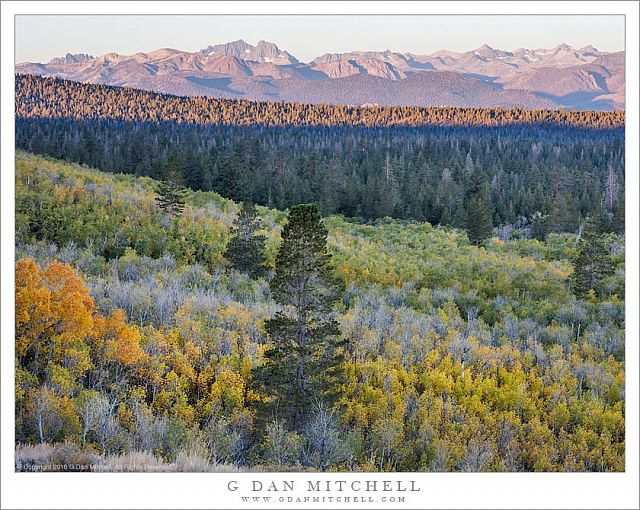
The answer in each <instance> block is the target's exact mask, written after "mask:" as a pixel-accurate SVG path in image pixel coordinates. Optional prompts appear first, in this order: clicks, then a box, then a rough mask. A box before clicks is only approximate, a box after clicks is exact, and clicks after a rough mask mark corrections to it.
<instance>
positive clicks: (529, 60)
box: [16, 40, 625, 110]
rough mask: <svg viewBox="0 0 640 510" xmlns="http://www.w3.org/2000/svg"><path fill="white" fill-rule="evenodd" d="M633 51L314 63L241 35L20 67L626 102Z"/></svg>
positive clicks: (447, 102)
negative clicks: (628, 55) (193, 48)
mask: <svg viewBox="0 0 640 510" xmlns="http://www.w3.org/2000/svg"><path fill="white" fill-rule="evenodd" d="M624 57H625V55H624V52H617V53H606V52H601V51H598V50H597V49H595V48H594V47H593V46H586V47H584V48H580V49H574V48H572V47H571V46H569V45H567V44H561V45H559V46H557V47H555V48H552V49H535V50H528V49H518V50H514V51H503V50H499V49H494V48H491V47H489V46H488V45H486V44H485V45H483V46H481V47H480V48H477V49H476V50H471V51H467V52H463V53H457V52H453V51H447V50H442V51H438V52H436V53H433V54H431V55H415V54H412V53H398V52H392V51H388V50H387V51H353V52H350V53H327V54H325V55H322V56H320V57H317V58H315V59H313V60H312V61H311V62H308V63H304V62H301V61H299V60H298V59H297V58H295V57H294V56H293V55H291V54H290V53H289V52H287V51H284V50H281V49H280V48H278V46H276V45H275V44H273V43H270V42H266V41H260V42H259V43H258V44H257V45H255V46H253V45H251V44H248V43H246V42H245V41H242V40H239V41H234V42H230V43H226V44H216V45H214V46H208V47H207V48H204V49H202V50H200V51H198V52H193V53H192V52H188V51H180V50H175V49H168V48H164V49H159V50H156V51H153V52H150V53H136V54H135V55H119V54H116V53H108V54H106V55H102V56H99V57H93V56H91V55H86V54H75V55H71V54H67V55H66V56H64V57H59V58H54V59H52V60H51V61H49V62H47V63H32V62H25V63H20V64H18V65H16V73H21V74H37V75H41V76H56V77H60V78H67V79H71V80H76V81H81V82H87V83H103V84H107V85H116V86H129V87H134V88H139V89H145V90H153V91H156V92H163V93H169V94H175V95H182V96H187V95H188V96H211V97H223V98H242V99H253V100H269V101H274V100H285V101H296V102H304V103H342V104H353V105H366V104H377V105H408V106H458V107H474V106H477V107H488V106H495V107H527V108H571V109H597V110H611V109H622V108H624V93H625V81H624V69H625V67H624V61H625V58H624Z"/></svg>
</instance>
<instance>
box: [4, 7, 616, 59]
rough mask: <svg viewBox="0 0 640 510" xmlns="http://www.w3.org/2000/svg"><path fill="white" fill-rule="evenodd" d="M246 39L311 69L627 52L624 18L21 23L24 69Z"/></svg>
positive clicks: (71, 19) (19, 51) (75, 19)
mask: <svg viewBox="0 0 640 510" xmlns="http://www.w3.org/2000/svg"><path fill="white" fill-rule="evenodd" d="M237 39H244V40H245V41H246V42H248V43H250V44H256V43H257V42H258V41H259V40H266V41H270V42H274V43H276V44H277V45H278V46H279V47H280V49H283V50H287V51H288V52H289V53H291V54H292V55H294V56H295V57H297V58H298V59H300V60H301V61H303V62H308V61H310V60H312V59H313V58H314V57H317V56H319V55H322V54H324V53H339V52H348V51H355V50H373V51H382V50H387V49H389V50H391V51H400V52H411V53H415V54H429V53H433V52H435V51H438V50H441V49H447V50H452V51H468V50H471V49H475V48H477V47H479V46H481V45H482V44H485V43H486V44H488V45H489V46H491V47H493V48H499V49H502V50H515V49H517V48H529V49H534V48H552V47H555V46H557V45H558V44H561V43H567V44H570V45H571V46H573V47H574V48H580V47H583V46H587V45H590V44H591V45H593V46H595V47H596V48H597V49H599V50H601V51H620V50H623V49H624V17H623V16H620V15H617V16H547V15H539V16H431V15H419V16H418V15H415V16H406V15H401V16H388V15H385V16H372V15H359V16H335V15H322V16H321V15H313V16H312V15H306V16H283V15H273V16H255V15H247V16H238V15H225V16H174V15H171V16H67V15H62V16H35V15H33V16H32V15H29V16H26V15H22V16H16V62H47V61H49V60H50V59H51V58H53V57H58V56H63V55H65V54H66V53H89V54H91V55H94V56H98V55H103V54H105V53H110V52H115V53H120V54H124V55H130V54H134V53H137V52H140V51H142V52H147V51H152V50H156V49H158V48H176V49H180V50H186V51H197V50H200V49H202V48H205V47H206V46H208V45H210V44H218V43H224V42H229V41H235V40H237Z"/></svg>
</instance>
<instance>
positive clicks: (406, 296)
mask: <svg viewBox="0 0 640 510" xmlns="http://www.w3.org/2000/svg"><path fill="white" fill-rule="evenodd" d="M56 125H57V126H62V127H60V129H69V127H68V125H66V124H38V123H26V124H24V125H23V126H20V125H19V126H18V134H19V135H21V136H22V137H23V138H22V140H23V141H22V143H27V141H26V140H27V138H26V137H24V133H25V131H21V130H22V129H26V128H27V127H28V128H29V129H36V128H37V129H40V130H41V135H42V136H43V137H45V138H46V137H47V136H49V134H48V132H46V131H45V129H44V126H49V127H51V126H54V127H53V128H52V129H54V128H55V126H56ZM74 126H76V127H77V126H79V125H74ZM49 127H47V129H49ZM76 127H74V128H73V129H76ZM103 128H104V129H106V127H104V125H101V129H103ZM145 129H146V128H145ZM148 129H160V128H159V127H157V128H153V127H149V128H148ZM172 129H173V128H172ZM67 133H68V134H71V133H80V134H81V136H85V137H86V136H89V138H85V141H86V140H87V139H89V140H90V139H91V138H90V136H91V135H90V134H87V133H97V137H96V139H95V140H96V141H97V143H96V146H98V147H102V146H109V144H108V143H106V144H105V143H104V142H105V140H107V139H108V138H105V139H102V138H100V136H102V135H101V134H100V131H99V130H95V131H94V130H93V128H91V129H90V130H88V131H82V129H80V130H79V131H67ZM112 133H115V130H114V131H113V132H112ZM125 133H126V131H125ZM180 133H193V132H192V131H185V132H180ZM280 135H281V133H280V134H278V133H273V134H269V135H264V136H273V137H277V136H280ZM105 136H106V135H105ZM110 136H111V135H110ZM220 136H230V135H229V134H228V133H227V134H226V135H225V132H224V131H221V132H220ZM327 136H329V135H328V134H327ZM416 136H417V135H416ZM443 136H444V135H443ZM19 138H20V136H19ZM71 138H72V137H70V136H67V137H64V136H63V137H62V138H61V139H60V146H59V147H60V149H59V150H61V151H62V152H64V153H65V154H64V155H65V157H67V158H68V159H74V158H75V157H76V156H75V155H74V154H72V153H68V152H67V151H69V150H70V149H71V148H72V146H73V143H76V147H83V146H82V145H81V144H80V143H79V142H78V140H76V141H75V142H74V141H73V140H72V139H71ZM287 139H288V140H290V138H287ZM201 140H204V138H202V139H201ZM616 140H617V141H616ZM83 143H84V142H83ZM410 143H411V138H409V141H407V142H406V144H410ZM442 143H443V145H442V147H444V146H449V147H455V142H454V141H453V140H446V137H445V141H443V142H442ZM465 143H469V144H470V146H466V145H464V144H465ZM476 143H478V142H477V140H476V139H475V138H474V139H473V141H472V142H465V141H461V142H460V144H463V145H462V149H460V151H459V153H460V155H461V162H462V163H461V164H460V167H461V168H460V170H463V169H464V168H465V166H466V164H467V162H470V163H469V165H468V166H469V168H467V171H469V172H470V175H471V176H473V175H477V174H476V173H475V172H476V170H477V168H479V167H481V168H483V169H484V168H487V167H488V166H489V165H486V163H483V161H482V159H481V158H483V157H485V155H486V154H487V152H491V151H489V147H490V146H489V145H488V144H490V143H503V141H502V140H500V141H499V142H498V141H495V142H490V141H488V140H487V141H485V142H484V144H485V145H475V144H476ZM504 143H505V144H506V148H504V149H503V150H504V151H505V152H506V153H511V154H518V153H520V151H522V150H524V149H525V148H526V147H528V148H529V149H528V151H529V152H527V154H528V156H527V157H529V156H530V155H532V154H535V155H536V156H535V157H536V158H538V161H540V160H543V159H544V158H553V157H557V156H555V155H554V154H555V153H556V152H558V153H559V154H560V155H563V156H562V157H567V158H568V157H569V155H570V154H573V155H575V157H576V158H577V159H578V160H580V161H587V162H588V163H585V165H587V164H588V165H589V168H591V169H593V168H598V169H599V171H594V172H593V175H594V180H593V183H594V184H593V186H591V187H590V188H588V190H587V191H583V190H572V189H571V188H572V187H573V186H575V185H576V183H575V182H574V183H573V184H569V183H565V184H563V186H564V191H565V192H566V193H568V194H571V193H573V192H574V191H576V192H577V193H592V192H593V191H591V190H593V189H596V190H597V189H598V184H597V183H598V182H600V183H601V184H600V185H603V183H606V182H609V188H608V189H609V190H610V191H611V188H612V187H613V184H611V181H613V179H617V181H616V182H615V185H616V186H618V188H617V191H618V192H619V188H620V187H621V186H622V184H623V182H622V174H621V173H619V172H620V171H621V170H620V169H621V168H622V165H623V163H622V160H621V158H622V156H621V152H622V148H621V145H620V141H619V139H615V138H613V139H609V138H604V139H603V140H602V141H599V140H597V139H589V140H587V141H584V140H583V141H576V142H574V143H573V144H572V143H571V142H570V141H567V143H557V145H556V147H557V151H556V150H555V149H554V145H550V146H548V147H547V146H545V145H544V143H541V147H540V148H536V149H535V150H534V149H533V147H532V146H531V143H530V140H527V141H526V142H518V140H517V139H515V140H514V141H512V142H504ZM509 143H512V144H513V145H511V146H510V145H509ZM519 143H522V145H518V144H519ZM345 144H346V145H348V143H347V142H345ZM257 145H258V146H259V144H257ZM398 145H400V146H402V145H403V142H401V141H399V143H398ZM429 147H430V148H429V150H430V151H431V150H433V151H436V152H437V151H438V150H439V149H438V147H439V145H438V143H437V142H434V144H433V145H430V146H429ZM474 147H475V151H474ZM480 147H482V149H481V150H479V148H480ZM503 147H505V146H503ZM509 147H511V148H509ZM536 147H537V144H536ZM50 149H51V150H52V151H53V150H54V147H53V145H52V146H51V147H50ZM469 149H471V150H469ZM148 150H149V151H150V152H151V151H152V150H153V145H151V146H150V147H149V149H148ZM423 150H424V149H423ZM44 152H46V151H44ZM168 152H170V151H165V152H164V156H165V159H164V161H162V162H158V163H157V165H158V166H157V169H158V170H157V174H154V175H156V176H157V177H159V178H162V179H163V184H159V183H158V182H157V181H154V180H152V179H151V178H150V177H148V176H134V175H123V174H119V175H112V174H106V173H101V172H99V171H96V170H94V169H91V168H88V167H86V166H80V165H77V164H72V163H68V162H63V161H60V160H55V159H50V158H43V157H40V156H36V155H33V154H28V153H25V152H21V151H19V152H18V154H17V156H16V259H17V264H16V441H17V442H18V443H21V445H19V446H18V448H17V457H16V463H17V466H18V468H19V469H29V468H30V467H32V466H37V465H38V464H39V463H43V462H47V461H48V462H54V463H56V462H58V463H60V462H64V463H69V464H72V463H77V464H79V465H81V466H83V468H84V469H95V470H99V469H105V470H109V469H110V470H115V469H118V466H130V465H131V464H136V463H137V464H138V465H143V464H144V465H145V466H146V469H165V470H175V469H178V470H229V469H276V470H285V469H294V470H300V469H313V470H345V471H356V470H369V471H377V470H379V471H385V470H406V471H415V470H427V471H622V470H624V453H625V439H624V437H625V436H624V433H625V428H624V427H625V424H624V412H625V411H624V409H625V405H624V398H625V396H624V364H625V363H624V320H625V319H624V313H625V308H624V241H623V237H622V236H620V235H618V234H616V233H615V231H616V230H617V229H615V228H613V229H611V228H606V225H605V223H606V222H607V221H609V222H612V223H610V225H612V224H615V222H614V220H613V218H615V206H616V204H618V203H619V201H620V196H619V195H616V199H615V200H613V201H612V202H607V196H608V195H607V194H606V193H604V191H602V190H601V194H600V195H597V194H596V195H595V196H597V197H599V198H597V199H594V203H597V202H598V201H601V202H602V204H601V205H598V206H597V207H596V208H595V209H594V210H595V211H596V212H598V214H596V215H590V217H589V218H588V220H587V221H583V220H582V218H581V216H580V214H577V215H576V214H575V213H571V214H568V215H567V218H570V220H571V221H574V222H575V225H573V226H572V227H571V228H567V229H564V230H570V231H571V230H573V228H574V227H575V228H576V229H577V230H578V235H576V234H575V233H556V232H555V231H554V230H553V229H549V230H548V231H546V232H544V235H540V236H538V237H540V239H537V238H535V237H536V236H532V235H531V232H532V231H533V232H537V231H536V228H538V227H539V226H540V225H539V224H537V223H535V221H534V223H532V224H530V225H528V226H526V227H523V228H522V229H521V230H523V231H522V232H520V234H518V235H514V232H517V230H518V226H517V225H512V226H511V227H512V230H513V231H509V232H505V231H504V230H500V229H498V230H494V231H491V229H490V228H489V231H488V232H486V227H487V226H486V225H484V228H485V231H484V232H480V233H481V234H482V235H481V236H480V237H478V238H475V237H474V236H475V234H474V232H475V230H474V229H476V227H477V230H478V231H480V230H482V229H481V228H479V227H481V226H482V225H472V226H473V227H474V228H472V229H470V230H469V231H468V233H467V231H465V230H460V229H456V228H453V229H451V228H444V227H434V226H432V225H431V224H429V223H425V222H417V221H408V220H393V219H390V218H386V219H379V220H376V221H375V222H371V223H370V224H362V223H355V222H350V221H348V220H346V219H344V218H343V217H341V216H329V217H326V218H324V219H321V218H320V215H319V214H318V211H317V209H316V208H315V206H313V205H307V206H298V207H293V208H291V209H290V210H289V211H284V210H282V211H278V210H274V209H267V208H264V207H258V208H254V207H252V206H251V204H248V203H247V204H245V205H243V207H242V208H239V206H238V205H237V204H235V203H233V202H231V201H230V200H227V199H225V198H222V197H221V196H220V195H218V194H217V193H215V192H212V191H192V190H189V189H186V188H184V187H182V186H183V184H181V183H180V177H181V175H182V172H181V171H178V169H182V168H183V167H182V166H181V165H182V160H181V156H180V155H179V154H169V153H168ZM469 152H470V155H469V156H468V157H467V154H468V153H469ZM494 152H496V151H494ZM498 152H500V151H498ZM88 153H89V154H92V155H93V156H92V157H97V156H95V155H96V154H99V152H92V151H89V152H88ZM232 153H233V152H232ZM386 153H387V148H386V147H385V148H384V149H383V150H381V151H380V155H381V156H383V157H382V159H381V163H382V168H383V169H384V168H385V164H388V165H393V163H391V162H396V161H399V160H401V159H402V157H401V156H400V154H398V153H395V154H394V153H390V155H389V162H387V161H386V157H385V156H384V155H385V154H386ZM104 154H110V152H109V153H104ZM158 154H159V155H157V156H154V157H157V158H162V156H161V155H162V154H163V151H162V150H160V151H159V152H158ZM236 154H237V155H238V157H239V156H240V155H241V154H243V153H242V152H241V151H237V152H236ZM297 157H301V156H300V155H299V154H298V155H297ZM97 162H98V164H99V166H102V165H103V164H104V165H108V164H114V163H108V158H106V157H105V158H104V159H102V160H97ZM307 163H308V162H307ZM447 164H449V163H447ZM463 164H464V166H463ZM489 167H490V166H489ZM567 167H569V165H568V164H567ZM135 168H139V167H135ZM391 168H394V169H395V168H396V167H395V166H392V167H391ZM610 168H613V169H614V170H613V171H611V170H610ZM151 169H153V166H151V167H150V170H149V172H147V173H148V174H153V171H152V170H151ZM114 170H126V171H128V172H132V170H134V169H131V168H128V169H127V168H121V169H118V168H114ZM133 173H136V171H133ZM528 173H529V172H524V171H523V172H522V173H519V172H516V173H515V174H514V175H513V176H512V177H511V178H512V179H515V178H516V177H515V175H517V176H518V177H517V178H518V179H521V178H524V176H525V175H527V174H528ZM537 175H538V177H537V178H538V179H539V180H540V181H543V182H544V181H545V180H546V179H547V178H549V179H550V180H551V184H550V188H549V189H553V186H554V185H555V184H554V183H553V180H552V179H551V176H552V175H562V174H561V173H560V172H558V174H553V173H541V174H537ZM573 175H577V173H576V174H573ZM612 175H613V177H612ZM605 176H606V177H605ZM447 182H448V184H449V185H453V184H455V183H456V181H455V180H454V179H451V180H450V181H449V180H447ZM470 182H473V178H470ZM518 184H519V183H518ZM456 185H457V184H456ZM541 186H542V184H541ZM483 187H484V185H483V184H482V182H481V181H480V189H477V190H475V192H474V193H472V194H471V195H470V196H468V197H467V199H468V202H467V203H468V204H472V207H479V208H483V207H485V204H482V203H479V202H481V201H482V200H485V197H483V196H482V195H481V194H483V193H489V190H492V189H493V188H492V187H489V188H488V189H486V190H483V189H482V188H483ZM542 189H543V191H541V194H542V195H543V196H545V195H547V194H548V193H547V192H546V190H547V188H542ZM611 195H612V194H611ZM586 196H591V195H586ZM240 198H247V197H240ZM609 206H611V207H609ZM588 211H592V210H591V209H589V208H586V209H585V214H584V215H585V217H586V216H587V214H586V212H588ZM484 212H485V213H489V214H491V212H490V211H484ZM481 216H482V215H481ZM536 225H537V226H536ZM534 227H535V228H534ZM526 229H529V230H527V231H526V232H525V231H524V230H526ZM558 230H559V231H562V230H563V229H558ZM609 231H611V233H607V232H609ZM496 234H497V236H496ZM507 234H508V235H507ZM532 237H534V238H532ZM248 251H250V252H251V253H253V254H255V255H256V256H254V257H246V256H243V255H244V254H246V253H247V252H248ZM298 254H303V256H302V259H304V260H305V261H306V262H305V264H307V266H305V267H303V268H302V269H301V268H300V267H299V266H300V264H294V263H293V262H292V258H296V257H297V256H298ZM257 255H260V256H257ZM258 269H259V270H258ZM301 271H306V273H304V274H303V273H301ZM287 282H290V283H291V285H285V283H287ZM296 282H300V284H303V285H304V286H306V282H312V285H311V289H306V288H305V290H304V292H302V294H301V295H305V293H307V294H308V295H307V297H306V298H305V299H303V300H300V299H299V295H297V293H296V289H297V287H296V285H298V284H297V283H296ZM314 314H316V315H314ZM307 316H308V319H305V317H307ZM301 320H308V321H309V324H310V325H312V327H311V328H310V330H309V331H308V332H307V333H306V335H307V338H308V339H310V340H311V343H310V344H309V345H308V346H306V347H304V348H297V347H296V346H295V344H289V343H287V342H289V341H290V334H289V333H287V332H292V333H291V335H293V331H298V332H299V331H302V330H303V329H304V328H302V329H301V327H300V326H301V325H304V324H303V323H301V322H300V321H301ZM296 334H298V333H296ZM294 336H295V335H294ZM305 349H307V350H305ZM278 360H280V361H282V360H288V362H290V363H293V365H290V364H289V363H288V362H287V363H277V361H278ZM301 360H302V361H304V360H307V361H306V362H308V363H309V364H310V365H309V366H310V369H311V371H310V373H308V374H300V373H298V374H297V375H295V376H294V379H293V380H294V381H295V383H292V384H290V385H288V386H287V385H285V386H283V385H282V384H281V382H282V381H289V380H292V379H290V378H289V375H290V374H288V372H287V370H289V369H290V367H291V366H295V364H296V363H298V364H299V363H300V362H301ZM301 383H305V384H307V383H308V385H309V386H308V388H314V393H315V394H316V395H317V396H318V398H317V399H315V400H313V399H309V397H308V394H307V393H303V390H304V391H306V390H305V387H306V386H305V384H301ZM305 395H307V396H305ZM274 403H279V405H280V406H283V407H282V408H279V407H278V406H276V405H275V404H274ZM38 443H40V446H26V445H28V444H32V445H33V444H38ZM54 445H56V446H54Z"/></svg>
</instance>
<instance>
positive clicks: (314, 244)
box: [258, 205, 344, 431]
mask: <svg viewBox="0 0 640 510" xmlns="http://www.w3.org/2000/svg"><path fill="white" fill-rule="evenodd" d="M271 292H272V294H273V298H274V299H275V301H276V302H277V303H279V304H280V305H282V307H283V308H282V310H281V311H279V312H278V313H276V315H275V316H274V317H273V318H272V319H270V320H268V321H267V322H266V324H265V325H266V330H267V333H268V334H269V337H270V340H271V343H270V345H269V347H268V349H267V351H266V352H265V358H266V362H265V365H263V367H262V368H261V370H260V372H259V374H258V376H259V379H260V380H261V381H262V383H263V385H264V388H265V390H266V393H267V394H268V395H269V396H270V397H271V404H270V407H271V409H272V412H273V414H274V415H275V417H276V418H277V419H279V420H282V421H283V422H284V423H285V424H286V425H287V428H289V429H290V430H296V431H301V430H302V429H303V428H304V426H305V425H306V421H307V417H308V416H309V415H310V412H311V409H312V407H313V405H314V404H317V403H318V401H320V402H323V403H326V404H330V403H332V402H334V401H335V399H336V398H337V397H338V393H339V386H340V383H341V381H342V375H343V373H342V361H343V356H342V349H341V347H342V346H343V345H344V342H342V341H341V340H340V339H339V333H340V331H339V329H338V323H337V322H336V320H335V318H334V315H333V306H334V304H335V303H336V301H337V300H338V297H339V292H340V285H339V283H338V282H337V280H335V279H334V277H333V275H332V274H331V268H330V255H329V253H328V252H327V230H326V228H325V227H324V225H323V224H322V221H321V219H320V214H319V212H318V209H317V207H316V206H315V205H298V206H295V207H293V208H292V209H291V212H290V214H289V221H288V223H287V224H286V225H285V227H284V229H283V232H282V244H281V246H280V250H279V252H278V256H277V259H276V274H275V276H274V278H273V280H272V281H271Z"/></svg>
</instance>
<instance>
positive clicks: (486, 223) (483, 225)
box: [467, 193, 493, 245]
mask: <svg viewBox="0 0 640 510" xmlns="http://www.w3.org/2000/svg"><path fill="white" fill-rule="evenodd" d="M492 232H493V223H492V221H491V209H490V208H489V203H488V200H487V199H486V198H485V197H484V195H483V194H482V193H478V194H476V195H475V196H473V197H472V198H471V199H470V200H469V205H468V206H467V233H468V235H469V241H471V242H472V243H473V244H476V245H478V244H480V243H481V242H482V241H484V240H485V239H486V238H487V237H489V236H490V235H491V233H492Z"/></svg>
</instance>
